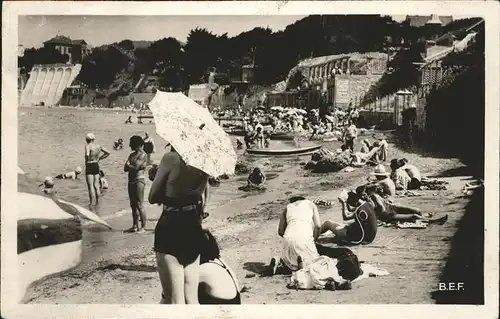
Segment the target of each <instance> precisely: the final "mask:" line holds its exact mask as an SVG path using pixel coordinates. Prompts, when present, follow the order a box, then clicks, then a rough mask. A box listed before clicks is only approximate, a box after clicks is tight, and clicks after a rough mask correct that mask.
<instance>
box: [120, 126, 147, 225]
mask: <svg viewBox="0 0 500 319" xmlns="http://www.w3.org/2000/svg"><path fill="white" fill-rule="evenodd" d="M143 144H144V141H143V139H142V137H140V136H138V135H134V136H132V137H131V138H130V144H129V146H130V149H131V150H132V153H130V155H129V157H128V159H127V162H126V163H125V165H124V167H123V171H125V172H128V196H129V199H130V208H132V227H131V228H129V229H128V230H126V231H125V232H128V233H143V232H144V231H145V227H146V214H145V211H144V188H145V187H146V177H145V174H144V170H145V169H146V165H147V155H146V153H145V152H144V151H143V149H142V146H143ZM139 218H140V219H141V228H139Z"/></svg>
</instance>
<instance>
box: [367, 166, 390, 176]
mask: <svg viewBox="0 0 500 319" xmlns="http://www.w3.org/2000/svg"><path fill="white" fill-rule="evenodd" d="M371 175H375V176H388V175H389V173H388V172H386V170H385V166H384V165H382V164H379V165H377V166H375V170H374V171H373V173H371Z"/></svg>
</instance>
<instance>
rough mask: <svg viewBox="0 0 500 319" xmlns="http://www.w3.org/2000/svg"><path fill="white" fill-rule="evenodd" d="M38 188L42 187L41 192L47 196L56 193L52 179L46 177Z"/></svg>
mask: <svg viewBox="0 0 500 319" xmlns="http://www.w3.org/2000/svg"><path fill="white" fill-rule="evenodd" d="M39 186H40V187H41V186H43V188H42V192H44V193H45V194H47V195H51V194H55V193H56V192H57V191H56V189H55V188H54V180H53V179H52V177H46V178H45V180H44V181H43V183H42V184H40V185H39Z"/></svg>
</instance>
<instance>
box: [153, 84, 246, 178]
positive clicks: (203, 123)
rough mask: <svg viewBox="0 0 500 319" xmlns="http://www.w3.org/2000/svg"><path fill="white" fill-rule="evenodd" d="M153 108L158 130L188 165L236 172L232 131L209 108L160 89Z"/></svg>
mask: <svg viewBox="0 0 500 319" xmlns="http://www.w3.org/2000/svg"><path fill="white" fill-rule="evenodd" d="M150 109H151V111H152V112H153V117H154V121H155V126H156V132H157V133H158V135H159V136H160V137H161V138H163V139H164V140H166V141H167V142H169V143H170V144H171V145H172V146H173V147H174V148H175V150H176V151H177V152H178V153H179V155H180V156H181V157H182V159H183V160H184V161H185V162H186V164H187V165H190V166H193V167H196V168H198V169H199V170H202V171H203V172H205V173H207V174H208V175H211V176H215V177H217V176H220V175H223V174H233V173H234V167H235V165H236V160H237V157H236V152H235V151H234V148H233V145H232V143H231V140H230V138H229V135H227V133H226V132H224V130H223V129H222V127H220V126H219V124H217V122H216V121H215V120H214V118H213V117H212V115H211V114H210V112H209V111H208V109H207V108H204V107H202V106H201V105H199V104H198V103H196V102H194V101H193V100H191V99H190V98H188V97H187V96H185V95H184V94H182V93H180V92H177V93H170V92H162V91H160V90H157V91H156V95H155V97H154V98H153V100H151V102H150Z"/></svg>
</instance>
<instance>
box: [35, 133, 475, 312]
mask: <svg viewBox="0 0 500 319" xmlns="http://www.w3.org/2000/svg"><path fill="white" fill-rule="evenodd" d="M389 141H390V139H389ZM326 147H327V148H328V145H326ZM330 147H331V146H330ZM401 157H406V158H407V159H408V160H409V161H410V162H412V163H413V164H415V165H417V166H418V167H419V168H420V170H421V172H422V174H423V175H424V176H428V177H439V178H442V179H444V180H446V181H448V182H449V183H450V184H449V187H448V189H447V190H443V191H423V192H422V196H417V197H405V198H398V199H397V201H398V202H400V203H404V204H408V205H411V206H415V207H418V208H420V209H421V210H422V211H423V212H438V213H448V214H449V220H448V222H447V223H446V224H445V225H443V226H438V225H431V226H429V227H428V228H427V229H396V228H386V227H381V228H379V232H378V235H377V238H376V240H375V241H374V242H373V243H371V244H369V245H366V246H361V247H351V249H352V250H353V251H354V252H355V253H356V254H357V255H358V256H359V259H360V260H362V261H364V262H366V263H369V264H372V265H375V266H378V267H381V268H384V269H386V270H387V271H388V272H389V273H390V274H389V275H388V276H384V277H378V278H368V279H363V280H361V281H359V282H357V283H355V284H353V289H352V290H349V291H337V292H332V291H326V290H323V291H298V290H291V289H288V288H286V284H287V282H288V276H281V275H277V276H274V277H262V276H261V273H262V270H263V268H264V266H265V265H266V264H268V263H269V260H270V258H271V257H272V256H273V255H276V254H277V253H278V252H279V251H280V248H281V241H280V238H279V237H278V235H277V227H278V216H279V213H280V212H281V210H282V209H283V207H284V203H285V201H286V199H287V198H288V197H289V196H290V195H292V194H305V195H307V196H309V197H310V198H312V199H323V200H331V201H332V202H333V206H331V207H328V208H325V207H320V217H321V219H322V221H323V220H326V219H331V220H334V221H341V219H342V217H341V213H340V205H339V204H338V201H337V200H336V198H337V196H338V194H339V193H340V192H341V190H342V189H343V188H347V189H352V188H355V187H356V186H357V185H360V184H362V183H363V182H364V181H365V179H366V176H367V174H368V173H369V172H370V171H371V169H372V168H370V167H366V168H363V169H356V170H355V171H353V172H349V173H347V172H338V173H331V174H310V173H308V172H307V171H306V170H304V169H303V168H302V167H301V166H300V165H299V163H298V161H296V163H295V164H294V165H292V166H290V167H287V168H285V169H284V170H283V171H279V175H278V177H276V178H274V179H272V180H270V181H269V182H268V185H267V191H266V192H262V193H258V194H246V195H247V196H242V197H239V198H237V199H235V200H232V201H231V202H228V203H224V202H221V201H218V202H217V203H216V204H214V203H211V204H210V205H209V210H208V211H209V212H210V217H209V218H208V219H206V221H205V223H204V226H205V227H206V228H209V229H210V230H211V231H212V232H213V233H214V235H215V236H216V237H217V239H218V241H219V244H220V246H221V250H222V253H221V254H222V257H223V258H224V260H226V261H227V263H228V264H229V265H230V266H231V267H232V268H233V269H234V271H235V272H236V274H237V277H238V280H239V283H240V287H241V288H242V289H243V290H242V302H243V303H245V304H273V303H298V304H304V303H324V304H329V303H344V304H353V303H354V304H367V303H369V304H377V303H380V304H383V303H392V304H393V303H402V304H404V303H419V304H429V303H436V300H434V299H433V298H432V293H433V292H434V291H436V290H437V288H438V283H439V282H440V278H441V277H442V276H443V271H444V270H445V268H446V263H447V260H448V259H449V254H450V249H451V246H452V242H453V236H454V235H455V234H456V233H457V230H458V222H459V221H460V220H461V219H462V218H463V217H464V214H465V212H466V206H467V204H468V202H469V198H468V197H464V196H463V194H462V193H461V188H462V187H463V185H464V184H465V183H466V182H467V181H468V180H470V176H468V173H467V169H466V167H465V166H463V165H462V164H461V163H460V161H459V160H457V159H448V158H440V157H439V156H435V155H432V154H423V155H419V154H416V153H408V152H405V151H403V150H401V149H398V148H397V146H396V145H394V144H391V143H390V147H389V157H388V158H401ZM269 165H271V163H270V164H269ZM264 168H266V167H264ZM234 179H237V178H235V177H233V178H231V180H234ZM231 180H230V181H222V183H229V182H231ZM233 182H234V181H233ZM241 183H243V182H241ZM148 186H149V185H148ZM221 187H223V186H221ZM216 191H217V190H215V192H216ZM475 213H476V214H482V211H477V212H475ZM159 215H160V208H159V207H157V206H148V207H147V216H148V221H149V225H148V226H147V229H148V232H147V233H145V234H123V233H122V230H123V229H126V228H128V227H129V226H130V223H131V216H130V212H129V210H128V209H125V210H122V211H121V212H120V213H118V214H111V215H109V216H105V217H104V218H105V219H106V220H107V221H108V222H109V223H110V224H111V226H113V228H114V230H112V231H109V230H106V229H103V228H101V227H99V226H95V225H89V226H87V227H86V228H85V234H84V246H85V247H84V256H83V263H82V264H81V265H79V266H78V267H77V268H75V269H72V270H69V271H67V272H65V273H63V274H58V275H55V276H52V277H51V278H49V279H46V280H44V281H42V282H39V283H36V284H35V285H33V287H32V288H31V289H30V290H29V291H28V294H27V296H26V301H27V302H28V303H56V304H79V303H89V304H90V303H106V304H113V303H127V304H155V303H158V302H159V299H160V293H161V287H160V282H159V279H158V274H157V272H156V261H155V257H154V253H153V251H152V244H153V231H154V226H155V223H156V221H157V219H158V217H159ZM469 226H472V225H469ZM464 249H465V250H474V249H476V250H477V248H474V247H472V248H470V249H468V248H467V247H465V248H464ZM481 267H482V266H481ZM469 269H470V268H469ZM469 293H471V290H469ZM438 302H439V301H438Z"/></svg>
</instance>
